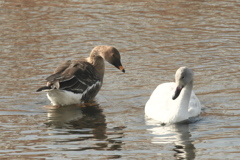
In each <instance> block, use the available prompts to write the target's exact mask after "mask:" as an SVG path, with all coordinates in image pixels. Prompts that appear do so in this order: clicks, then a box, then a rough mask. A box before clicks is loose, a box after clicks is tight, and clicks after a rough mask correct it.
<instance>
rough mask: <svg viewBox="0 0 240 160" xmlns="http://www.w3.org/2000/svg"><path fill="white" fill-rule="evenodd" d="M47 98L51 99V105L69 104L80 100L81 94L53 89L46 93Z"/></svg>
mask: <svg viewBox="0 0 240 160" xmlns="http://www.w3.org/2000/svg"><path fill="white" fill-rule="evenodd" d="M47 97H48V99H49V100H50V101H51V103H52V105H61V106H64V105H71V104H79V103H80V102H81V101H80V99H81V97H82V94H77V93H76V94H75V93H73V92H69V91H64V90H58V89H53V90H51V91H48V93H47Z"/></svg>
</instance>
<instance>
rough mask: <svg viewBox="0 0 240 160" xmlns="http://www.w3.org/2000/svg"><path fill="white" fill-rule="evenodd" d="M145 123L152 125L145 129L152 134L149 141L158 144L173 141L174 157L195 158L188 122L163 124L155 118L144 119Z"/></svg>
mask: <svg viewBox="0 0 240 160" xmlns="http://www.w3.org/2000/svg"><path fill="white" fill-rule="evenodd" d="M146 124H147V125H151V126H152V128H150V129H147V130H148V131H150V133H151V134H152V135H153V136H152V139H151V143H153V144H159V145H165V144H168V143H173V144H174V149H173V150H174V151H175V152H176V153H175V154H174V157H175V158H176V159H194V158H195V147H194V144H193V142H194V140H193V139H192V138H191V133H190V131H189V127H190V125H191V124H190V123H177V124H167V125H163V124H159V123H157V122H156V121H155V120H152V119H146Z"/></svg>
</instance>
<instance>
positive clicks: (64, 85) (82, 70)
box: [37, 46, 125, 106]
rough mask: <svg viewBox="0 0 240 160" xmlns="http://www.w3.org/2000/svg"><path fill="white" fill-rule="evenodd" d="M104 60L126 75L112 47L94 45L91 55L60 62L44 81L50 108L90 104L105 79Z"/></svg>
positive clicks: (117, 54)
mask: <svg viewBox="0 0 240 160" xmlns="http://www.w3.org/2000/svg"><path fill="white" fill-rule="evenodd" d="M104 60H106V61H108V62H109V63H111V64H112V65H114V66H115V67H116V68H118V69H120V70H121V71H122V72H125V70H124V68H123V67H122V64H121V57H120V54H119V52H118V50H117V49H116V48H114V47H111V46H97V47H95V48H94V49H93V50H92V51H91V53H90V56H89V57H88V58H86V59H81V60H69V61H66V62H64V63H62V64H61V65H60V66H59V67H57V69H56V70H55V71H54V73H53V74H52V75H50V76H49V77H47V78H46V80H47V85H46V86H43V87H41V88H39V89H38V90H37V92H39V91H46V92H47V96H48V99H49V100H50V101H51V103H52V104H53V105H61V106H63V105H71V104H79V103H88V102H91V101H92V100H93V99H94V97H95V96H96V95H97V93H98V92H99V90H100V89H101V86H102V83H103V77H104V71H105V66H104Z"/></svg>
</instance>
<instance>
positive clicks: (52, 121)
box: [45, 104, 124, 157]
mask: <svg viewBox="0 0 240 160" xmlns="http://www.w3.org/2000/svg"><path fill="white" fill-rule="evenodd" d="M105 121H106V119H105V115H104V114H103V110H102V109H101V107H100V106H99V105H98V104H95V105H94V106H92V105H91V106H87V105H84V106H80V105H69V106H64V107H59V108H54V109H49V110H48V122H46V123H45V124H46V125H47V126H48V127H49V128H51V130H54V131H58V132H56V133H55V132H54V133H51V134H55V135H58V136H60V139H61V142H65V143H68V142H69V143H70V142H73V141H74V142H76V143H77V144H78V145H77V146H73V148H71V147H70V148H67V149H66V148H64V149H63V150H64V151H82V150H121V149H122V145H123V143H122V141H120V140H119V139H121V138H122V137H123V135H124V134H123V131H122V130H123V128H124V127H115V128H112V129H107V124H106V122H105ZM55 129H57V130H55ZM63 132H67V133H63ZM109 133H110V135H108V134H109ZM63 135H70V136H69V137H71V138H66V137H64V138H63V137H61V136H63ZM74 135H75V137H74V138H73V137H72V136H74ZM112 135H114V136H112ZM110 137H111V138H110ZM113 137H114V138H113ZM115 139H118V140H115ZM98 140H99V141H98ZM82 141H91V143H89V144H88V145H90V146H89V147H88V146H86V143H84V142H82ZM58 142H59V140H58ZM92 142H93V143H92ZM83 143H84V145H83ZM81 145H83V146H82V147H81ZM76 147H77V148H76ZM112 156H117V157H118V156H119V155H112Z"/></svg>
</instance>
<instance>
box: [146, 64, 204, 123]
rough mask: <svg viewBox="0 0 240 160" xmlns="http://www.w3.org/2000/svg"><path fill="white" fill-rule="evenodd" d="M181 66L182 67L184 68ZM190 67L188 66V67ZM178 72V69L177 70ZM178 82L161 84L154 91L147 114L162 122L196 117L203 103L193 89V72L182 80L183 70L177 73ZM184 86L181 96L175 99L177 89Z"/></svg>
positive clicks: (173, 121)
mask: <svg viewBox="0 0 240 160" xmlns="http://www.w3.org/2000/svg"><path fill="white" fill-rule="evenodd" d="M183 68H186V67H181V68H180V69H182V70H183ZM187 69H188V68H187ZM188 70H190V69H188ZM177 73H178V71H177ZM177 73H176V76H175V77H176V82H169V83H163V84H160V85H159V86H158V87H157V88H156V89H155V90H154V91H153V93H152V95H151V96H150V98H149V100H148V101H147V103H146V105H145V115H146V117H148V118H152V119H155V120H157V121H160V122H161V123H177V122H181V121H184V120H187V119H189V118H190V117H196V116H198V115H199V114H200V113H201V104H200V101H199V99H198V98H197V96H196V95H195V93H194V92H193V91H192V85H193V72H192V71H191V70H190V72H189V74H185V77H186V78H185V79H184V80H180V77H181V76H180V75H178V74H182V73H183V71H181V72H180V73H178V74H177ZM181 85H182V86H184V87H183V89H182V91H181V92H180V94H179V96H178V97H177V98H176V99H175V100H173V98H172V97H173V95H174V93H175V90H176V88H177V87H179V86H181Z"/></svg>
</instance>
